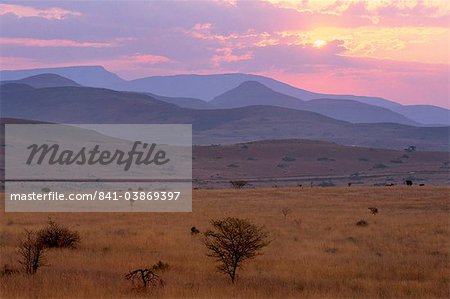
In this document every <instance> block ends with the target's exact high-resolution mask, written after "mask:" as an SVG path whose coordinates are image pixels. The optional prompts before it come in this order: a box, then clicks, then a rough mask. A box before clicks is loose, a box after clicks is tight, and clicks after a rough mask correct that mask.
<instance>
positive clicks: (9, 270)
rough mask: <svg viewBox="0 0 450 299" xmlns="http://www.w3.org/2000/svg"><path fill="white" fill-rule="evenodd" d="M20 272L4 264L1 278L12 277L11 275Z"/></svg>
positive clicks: (0, 271) (0, 272) (0, 273)
mask: <svg viewBox="0 0 450 299" xmlns="http://www.w3.org/2000/svg"><path fill="white" fill-rule="evenodd" d="M18 272H19V271H18V270H16V269H14V268H12V267H11V266H10V265H8V264H4V265H3V268H2V269H1V270H0V277H3V276H10V275H13V274H16V273H18Z"/></svg>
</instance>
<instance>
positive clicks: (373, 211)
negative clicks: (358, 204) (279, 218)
mask: <svg viewBox="0 0 450 299" xmlns="http://www.w3.org/2000/svg"><path fill="white" fill-rule="evenodd" d="M369 210H370V212H372V214H373V215H376V214H377V213H378V209H377V208H375V207H370V208H369Z"/></svg>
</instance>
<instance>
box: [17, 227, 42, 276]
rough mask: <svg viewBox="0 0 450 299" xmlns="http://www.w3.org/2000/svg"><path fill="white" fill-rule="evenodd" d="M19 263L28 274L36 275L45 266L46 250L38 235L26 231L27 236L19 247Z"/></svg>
mask: <svg viewBox="0 0 450 299" xmlns="http://www.w3.org/2000/svg"><path fill="white" fill-rule="evenodd" d="M18 253H19V263H20V264H21V265H22V267H23V270H24V272H25V273H26V274H34V273H36V272H37V270H38V269H39V268H40V267H41V266H44V265H45V260H46V258H45V248H44V246H43V244H42V243H41V242H40V240H39V236H38V233H36V232H34V231H25V236H24V237H23V239H22V240H21V241H20V243H19V246H18Z"/></svg>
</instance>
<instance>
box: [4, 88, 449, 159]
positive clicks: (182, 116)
mask: <svg viewBox="0 0 450 299" xmlns="http://www.w3.org/2000/svg"><path fill="white" fill-rule="evenodd" d="M0 96H1V99H2V103H1V113H2V117H11V118H23V119H32V120H36V121H48V122H57V123H148V124H151V123H155V124H156V123H162V124H164V123H166V124H169V123H173V124H182V123H186V124H192V127H193V138H194V143H196V144H211V143H227V144H229V143H237V142H247V141H255V140H263V139H291V138H301V139H312V140H323V141H330V142H335V143H339V144H345V145H358V146H367V147H379V148H396V149H403V148H405V147H408V146H409V145H415V146H417V148H418V149H419V150H442V151H447V150H448V138H449V135H448V130H449V128H448V127H414V126H407V125H401V124H392V123H382V124H352V123H349V122H345V121H340V120H336V119H333V118H330V117H327V116H324V115H321V114H318V113H315V112H310V111H302V110H295V109H288V108H282V107H273V106H261V105H260V106H247V107H239V108H231V109H212V110H198V109H188V108H180V107H178V106H176V105H173V104H170V103H166V102H163V101H160V100H158V99H155V98H153V97H150V96H148V95H144V94H139V93H130V92H118V91H113V90H108V89H102V88H92V87H54V88H33V87H31V86H29V85H25V84H5V85H2V86H1V94H0Z"/></svg>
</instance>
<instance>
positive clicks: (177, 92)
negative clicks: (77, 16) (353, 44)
mask: <svg viewBox="0 0 450 299" xmlns="http://www.w3.org/2000/svg"><path fill="white" fill-rule="evenodd" d="M42 73H53V74H57V75H60V76H63V77H66V78H69V79H71V80H73V81H75V82H77V83H79V84H81V85H84V86H92V87H103V88H109V89H114V90H126V91H135V92H145V93H153V94H157V95H159V96H161V97H177V98H196V99H200V100H203V101H209V100H212V99H213V98H215V97H217V96H219V95H221V94H223V93H225V92H227V91H228V90H230V89H233V88H236V87H237V86H239V85H240V84H242V83H243V82H245V81H257V82H259V83H262V84H264V85H265V86H266V87H268V88H270V89H272V90H273V91H276V92H279V93H283V94H285V95H288V96H292V97H295V98H298V99H301V100H304V101H307V100H315V99H334V100H353V101H357V102H361V103H365V104H370V105H375V106H380V107H384V108H387V109H390V110H391V111H393V112H396V113H399V114H402V115H403V116H405V117H406V118H409V119H411V120H413V121H415V122H418V123H421V124H427V125H435V124H438V125H439V124H443V125H450V110H448V109H445V108H441V107H436V106H432V105H411V106H410V105H401V104H398V103H396V102H393V101H389V100H386V99H383V98H379V97H366V96H354V95H334V94H321V93H314V92H310V91H307V90H304V89H300V88H296V87H293V86H290V85H288V84H285V83H283V82H280V81H277V80H274V79H272V78H268V77H264V76H259V75H251V74H239V73H236V74H215V75H173V76H151V77H146V78H141V79H136V80H130V81H127V80H124V79H122V78H120V77H119V76H117V75H116V74H114V73H111V72H109V71H107V70H106V69H104V68H103V67H101V66H75V67H62V68H45V69H31V70H17V71H8V70H4V71H0V79H1V80H2V81H5V80H19V79H23V78H25V77H29V76H33V75H37V74H42Z"/></svg>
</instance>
